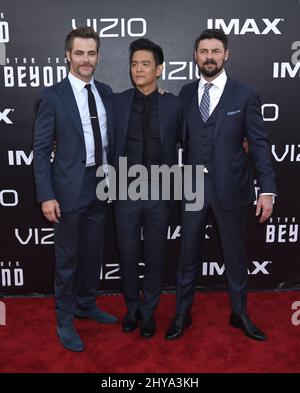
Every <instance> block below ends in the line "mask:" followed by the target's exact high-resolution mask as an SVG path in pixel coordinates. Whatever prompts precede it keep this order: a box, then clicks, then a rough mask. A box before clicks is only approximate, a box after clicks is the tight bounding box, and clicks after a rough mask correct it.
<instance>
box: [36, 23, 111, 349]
mask: <svg viewBox="0 0 300 393" xmlns="http://www.w3.org/2000/svg"><path fill="white" fill-rule="evenodd" d="M99 47H100V40H99V37H98V35H97V34H96V33H95V32H94V30H93V29H91V28H89V27H81V28H78V29H74V30H72V31H71V32H70V33H69V34H68V36H67V38H66V43H65V49H66V57H67V59H68V62H69V70H70V72H69V75H68V77H67V78H65V79H64V80H63V81H61V82H60V83H57V84H55V85H53V86H52V87H50V88H47V89H45V90H43V91H42V92H41V94H40V95H39V97H38V99H37V101H36V108H35V109H36V120H35V127H34V141H33V151H34V175H35V182H36V189H37V200H38V202H40V203H41V205H42V211H43V214H44V216H45V217H46V218H47V219H48V220H49V221H50V222H52V223H53V224H54V234H55V257H56V262H55V300H56V317H57V334H58V336H59V339H60V342H61V344H62V345H63V346H64V347H66V348H67V349H70V350H72V351H78V352H79V351H82V350H83V348H84V345H83V342H82V341H81V339H80V337H79V335H78V334H77V332H76V330H75V329H74V326H73V320H74V316H77V317H81V318H90V319H93V320H95V321H97V322H99V323H115V322H116V321H117V318H116V317H114V316H112V315H109V314H107V313H105V312H103V311H100V310H99V309H98V308H97V307H96V296H97V287H98V282H99V271H100V265H101V263H102V258H103V257H102V255H103V245H104V233H105V219H106V213H107V203H106V202H104V201H99V200H98V199H97V197H96V186H97V179H96V168H97V166H98V165H101V164H103V165H104V166H105V164H108V163H110V162H112V158H113V149H114V147H113V143H114V138H113V134H112V132H113V124H112V101H111V97H112V90H111V88H110V87H109V86H107V85H105V84H103V83H99V82H97V81H95V80H94V79H93V74H94V72H95V69H96V65H97V63H98V61H99ZM53 141H55V143H56V152H55V158H54V161H53V163H52V164H51V162H50V158H51V151H52V146H53Z"/></svg>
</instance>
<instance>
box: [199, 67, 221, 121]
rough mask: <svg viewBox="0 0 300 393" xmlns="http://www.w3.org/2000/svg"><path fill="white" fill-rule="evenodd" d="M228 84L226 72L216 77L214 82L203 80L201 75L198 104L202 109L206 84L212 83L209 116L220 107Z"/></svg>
mask: <svg viewBox="0 0 300 393" xmlns="http://www.w3.org/2000/svg"><path fill="white" fill-rule="evenodd" d="M226 82H227V75H226V72H225V70H223V71H222V73H221V74H220V75H219V76H217V77H216V79H214V80H213V81H212V82H208V81H207V80H205V79H204V78H203V76H202V75H201V78H200V80H199V86H198V104H199V107H200V103H201V99H202V96H203V93H204V85H205V84H206V83H211V84H212V87H211V88H210V89H209V92H208V93H209V97H210V104H209V116H210V115H211V114H212V113H213V111H214V110H215V108H216V106H217V105H218V103H219V101H220V98H221V95H222V94H223V91H224V88H225V85H226Z"/></svg>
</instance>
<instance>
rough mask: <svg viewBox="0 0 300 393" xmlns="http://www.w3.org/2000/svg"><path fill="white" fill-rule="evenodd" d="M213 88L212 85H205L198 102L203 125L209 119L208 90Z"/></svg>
mask: <svg viewBox="0 0 300 393" xmlns="http://www.w3.org/2000/svg"><path fill="white" fill-rule="evenodd" d="M212 86H213V84H212V83H205V85H204V93H203V95H202V98H201V102H200V107H199V109H200V113H201V117H202V120H203V121H204V123H206V122H207V119H208V118H209V106H210V96H209V89H210V88H211V87H212Z"/></svg>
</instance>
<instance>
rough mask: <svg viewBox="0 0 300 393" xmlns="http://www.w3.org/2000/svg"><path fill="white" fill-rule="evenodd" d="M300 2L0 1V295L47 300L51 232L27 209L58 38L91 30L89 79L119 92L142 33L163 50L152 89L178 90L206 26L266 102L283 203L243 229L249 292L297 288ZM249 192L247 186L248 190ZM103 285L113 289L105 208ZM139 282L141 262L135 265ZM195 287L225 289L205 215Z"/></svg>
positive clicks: (174, 229) (60, 45)
mask: <svg viewBox="0 0 300 393" xmlns="http://www.w3.org/2000/svg"><path fill="white" fill-rule="evenodd" d="M299 23H300V3H299V0H287V1H284V2H283V1H281V0H252V2H248V1H246V0H227V1H222V0H210V1H207V0H185V1H182V0H164V1H157V0H152V1H141V0H139V1H138V0H127V1H122V0H111V1H110V2H108V1H104V0H85V1H84V2H83V1H80V0H64V1H57V0H51V1H50V0H49V1H47V0H26V1H22V0H1V3H0V64H1V65H0V67H1V68H0V171H1V172H0V247H1V248H0V293H1V294H11V295H24V294H33V293H36V294H50V293H52V292H53V273H54V252H53V243H54V242H53V228H52V226H51V225H50V224H49V223H48V222H47V221H46V220H45V219H44V218H43V217H42V215H41V211H40V207H39V205H38V204H37V203H36V202H35V189H34V181H33V173H32V162H33V160H34V157H33V154H32V125H33V121H34V112H33V105H34V101H35V98H36V97H37V95H38V93H39V92H40V91H41V90H42V89H44V88H45V87H47V86H51V85H52V84H53V83H56V82H59V81H60V80H62V79H63V78H64V77H65V76H66V75H67V72H68V71H67V66H66V61H65V57H64V40H65V37H66V35H67V33H68V32H69V31H70V30H71V29H72V28H76V27H79V26H83V25H88V26H92V27H93V28H94V29H95V31H96V32H97V33H98V34H99V36H100V39H101V48H100V64H99V66H98V69H97V72H96V75H95V76H96V79H98V80H100V81H103V82H105V83H107V84H109V85H111V87H112V88H113V90H114V91H115V92H119V91H122V90H124V89H127V88H129V87H130V79H129V67H128V64H129V63H128V46H129V44H130V43H131V42H132V41H133V40H134V39H137V38H139V37H147V38H150V39H152V40H153V41H155V42H157V43H159V44H160V45H161V46H162V47H163V49H164V52H165V65H164V67H165V68H164V73H163V75H162V78H161V80H160V81H159V85H160V86H161V87H162V88H163V89H165V90H168V91H171V92H173V93H174V94H177V93H178V92H179V90H180V88H181V87H182V86H183V85H184V84H186V83H189V82H191V81H192V80H195V79H196V78H198V73H197V68H196V66H195V64H194V62H193V43H194V40H195V38H196V37H197V36H198V35H199V34H200V32H201V31H202V30H203V29H205V28H212V27H216V28H222V29H223V30H224V31H225V33H227V34H228V36H229V48H230V58H229V60H228V62H227V63H226V70H227V73H228V74H229V75H230V76H232V77H233V78H236V79H239V80H241V81H243V82H245V83H247V84H249V85H252V86H255V87H256V88H257V89H258V90H259V92H260V94H261V99H262V108H261V109H262V114H263V117H264V121H265V127H266V128H267V130H268V133H269V138H270V144H271V150H272V157H273V163H274V168H275V171H276V175H277V182H278V189H279V196H278V198H277V199H276V204H275V209H274V213H273V216H272V217H271V218H270V219H269V221H268V222H267V223H266V225H260V224H259V223H258V222H257V219H255V217H254V213H255V206H253V212H252V213H253V214H252V216H251V218H250V221H249V238H248V246H249V249H248V258H249V260H248V263H249V284H250V288H251V289H260V290H262V289H273V290H278V289H283V288H293V287H296V286H297V285H299V282H300V255H299V252H300V247H299V218H300V207H299V205H298V201H299V193H300V187H299V185H300V171H299V169H300V138H299V134H300V117H299V116H300V104H299V102H300V101H299V91H300V83H299V77H300V33H299ZM254 186H255V185H254ZM180 231H181V228H180V222H179V219H178V212H177V210H176V209H174V214H173V217H172V224H171V226H170V228H169V232H168V258H167V261H166V267H165V278H164V288H165V289H171V288H174V284H175V270H176V264H177V261H178V253H179V246H180ZM106 235H107V241H106V245H107V247H106V251H105V263H104V265H103V266H102V267H101V271H100V276H99V289H100V290H105V291H119V290H120V276H119V264H118V262H119V259H118V254H117V250H116V247H115V237H114V223H113V220H112V214H111V211H110V217H109V221H108V224H107V233H106ZM139 264H140V269H141V276H142V273H143V259H142V258H141V260H140V261H139ZM198 284H199V288H202V289H209V290H216V289H223V288H225V287H226V279H225V273H224V266H223V261H222V254H221V251H220V244H219V239H218V234H217V230H216V225H215V222H214V220H213V218H211V220H210V221H209V223H208V225H207V231H206V241H205V246H204V249H203V254H202V260H201V261H200V271H199V280H198Z"/></svg>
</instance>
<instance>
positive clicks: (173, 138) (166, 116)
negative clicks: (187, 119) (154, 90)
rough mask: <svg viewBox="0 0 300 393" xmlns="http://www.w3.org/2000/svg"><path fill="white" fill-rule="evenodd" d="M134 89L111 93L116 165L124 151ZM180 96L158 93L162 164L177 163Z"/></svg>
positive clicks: (170, 164) (179, 132) (179, 130)
mask: <svg viewBox="0 0 300 393" xmlns="http://www.w3.org/2000/svg"><path fill="white" fill-rule="evenodd" d="M134 92H135V89H129V90H125V91H124V92H122V93H116V94H114V95H113V112H114V116H115V123H114V126H115V129H114V130H115V132H114V135H115V165H116V167H118V160H119V157H124V156H125V153H126V140H127V133H128V127H129V120H130V113H131V108H132V104H133V98H134ZM180 101H181V100H180V98H179V97H176V96H174V95H173V94H171V93H165V94H163V95H161V94H158V124H159V134H160V141H161V148H162V164H166V165H168V166H172V165H174V164H177V162H178V159H177V150H176V145H177V143H178V142H179V141H180V139H181V137H180V134H181V106H180Z"/></svg>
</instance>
